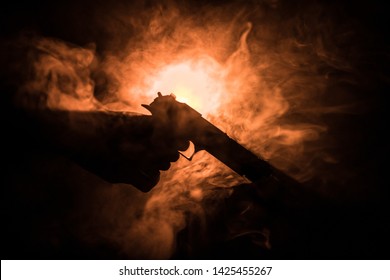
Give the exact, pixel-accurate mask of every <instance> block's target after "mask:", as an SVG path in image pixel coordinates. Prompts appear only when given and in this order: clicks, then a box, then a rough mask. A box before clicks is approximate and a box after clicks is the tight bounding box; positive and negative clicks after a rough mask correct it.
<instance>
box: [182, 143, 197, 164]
mask: <svg viewBox="0 0 390 280" xmlns="http://www.w3.org/2000/svg"><path fill="white" fill-rule="evenodd" d="M189 142H190V145H189V146H188V148H187V150H185V151H179V154H181V155H182V156H183V157H184V158H185V159H186V160H188V161H191V160H192V158H193V157H194V155H195V153H196V152H197V149H196V148H195V145H194V143H192V142H191V141H189Z"/></svg>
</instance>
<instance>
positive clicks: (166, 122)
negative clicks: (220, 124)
mask: <svg viewBox="0 0 390 280" xmlns="http://www.w3.org/2000/svg"><path fill="white" fill-rule="evenodd" d="M142 106H143V107H145V108H146V109H147V110H149V111H150V112H151V113H152V118H153V119H154V122H155V123H156V127H157V128H158V129H160V131H161V133H162V134H164V135H165V137H166V136H167V135H168V136H169V137H170V138H171V139H172V141H174V140H173V139H181V140H186V141H191V142H192V143H193V144H194V146H195V152H194V154H195V153H196V152H199V151H201V150H205V151H207V152H208V153H210V154H211V155H213V156H214V157H215V158H217V159H218V160H220V161H221V162H223V163H224V164H225V165H227V166H228V167H230V168H231V169H232V170H233V171H235V172H236V173H238V174H240V175H241V176H244V177H245V178H247V179H248V180H250V181H251V182H253V183H255V184H257V185H261V186H268V190H267V191H266V192H267V193H268V194H269V193H270V192H271V193H275V191H278V189H279V188H280V186H283V185H284V186H285V185H290V186H291V185H297V184H298V182H296V181H295V180H294V179H293V178H291V177H289V176H287V175H286V174H284V173H283V172H281V171H280V170H278V169H277V168H275V167H273V166H272V165H271V164H270V163H269V162H267V161H266V160H264V159H263V158H261V157H259V156H257V155H255V154H254V153H252V152H251V151H249V150H248V149H246V148H245V147H243V146H242V145H240V144H239V143H237V142H236V141H235V140H234V139H232V138H230V137H229V136H228V135H227V134H226V133H224V132H223V131H221V130H220V129H219V128H217V127H216V126H214V125H213V124H212V123H210V122H209V121H207V120H206V119H204V118H203V117H202V115H201V114H200V113H199V112H197V111H196V110H194V109H193V108H192V107H190V106H189V105H187V104H185V103H181V102H178V101H177V100H176V97H175V95H173V94H171V95H162V94H161V93H160V92H158V97H157V98H155V99H154V101H153V102H152V103H151V104H149V105H145V104H143V105H142ZM194 154H193V155H194ZM193 155H192V156H191V157H186V158H187V159H188V160H191V159H192V157H193Z"/></svg>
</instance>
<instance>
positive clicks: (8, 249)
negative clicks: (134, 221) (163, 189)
mask: <svg viewBox="0 0 390 280" xmlns="http://www.w3.org/2000/svg"><path fill="white" fill-rule="evenodd" d="M260 2H261V1H260ZM285 2H286V3H285ZM285 2H283V1H282V3H283V6H282V8H281V10H280V20H284V18H289V16H291V15H294V14H296V13H300V11H305V10H306V7H307V6H310V5H318V6H319V7H321V8H322V9H324V10H325V11H327V12H328V14H329V16H330V17H332V15H333V14H334V21H335V22H340V24H341V23H345V22H353V23H354V25H352V26H353V28H357V29H356V30H351V31H353V32H356V33H357V34H358V35H359V36H357V37H354V38H355V41H351V42H350V44H354V46H355V50H356V53H357V54H356V55H354V56H353V58H354V59H356V58H357V57H358V58H359V59H360V60H359V61H357V62H356V63H354V64H353V65H354V67H355V69H353V70H354V71H355V72H356V73H358V75H357V76H358V77H359V80H358V83H355V84H354V85H352V86H351V85H348V87H350V88H349V89H348V91H349V92H351V93H352V94H351V95H350V96H349V97H348V98H349V99H350V101H354V102H356V103H357V104H360V105H359V110H358V113H355V114H349V115H342V116H335V117H333V119H331V120H329V122H330V123H332V124H333V128H332V129H331V130H330V132H329V133H330V134H331V135H332V136H335V138H336V139H337V141H338V146H337V148H336V152H338V153H339V154H340V155H341V158H342V159H343V160H342V163H341V165H340V166H338V167H337V168H338V169H340V170H343V171H344V170H345V172H344V173H343V172H339V173H337V174H338V176H339V177H338V178H336V180H335V181H336V182H335V181H332V183H331V184H333V186H332V188H333V189H337V188H338V187H339V188H340V189H341V191H340V192H337V194H332V193H331V194H329V195H324V194H316V196H315V197H316V198H315V199H314V198H313V201H315V202H311V203H308V205H310V207H309V208H302V209H299V210H297V211H296V212H294V211H292V212H291V213H290V214H288V215H286V216H285V217H283V218H281V222H275V224H274V227H275V230H276V231H279V232H284V233H283V234H284V235H285V236H286V237H283V238H281V240H282V241H280V242H281V243H280V244H279V245H278V244H276V247H275V248H274V251H273V252H272V253H271V254H269V253H264V255H262V254H259V253H258V252H256V253H255V252H253V251H252V250H251V248H252V247H251V245H247V244H246V243H245V241H239V242H238V243H237V244H239V245H237V244H230V243H223V242H222V243H221V244H220V243H218V242H216V245H215V247H213V246H211V247H207V248H203V251H200V252H197V253H196V254H195V255H186V254H184V253H183V254H181V253H180V250H179V252H178V253H176V255H174V257H178V258H181V257H183V258H191V257H194V258H233V259H234V258H262V257H265V258H267V257H269V258H277V259H278V258H288V259H289V258H300V259H312V258H314V259H345V258H346V259H383V258H385V259H388V258H389V257H388V256H389V255H388V252H389V249H390V247H389V244H390V243H389V241H388V236H390V231H389V224H390V223H389V210H390V206H389V205H390V204H389V201H388V198H389V191H388V185H389V183H388V181H389V170H388V160H389V141H388V136H387V135H388V133H387V132H388V131H387V130H388V128H389V125H388V121H387V118H388V116H387V115H388V113H387V112H388V106H389V104H388V94H389V70H390V68H389V63H388V62H389V48H388V47H389V34H388V26H389V22H388V21H389V20H388V18H389V17H388V9H386V8H385V6H382V4H381V3H380V2H379V1H367V2H366V1H364V2H363V1H358V2H357V1H350V2H349V1H334V2H333V1H322V2H321V1H314V2H313V1H293V3H287V2H289V1H285ZM125 3H126V2H124V1H121V2H118V3H115V4H114V3H109V2H107V1H81V3H79V2H78V1H52V2H50V3H46V2H42V1H34V2H20V1H12V2H6V3H5V4H2V5H3V7H2V9H1V10H2V12H1V13H2V15H1V23H0V26H1V30H2V31H1V32H2V44H1V46H2V50H1V61H2V69H1V75H2V78H1V82H2V83H1V86H2V87H1V91H2V92H1V98H2V101H1V102H2V103H1V104H2V107H3V108H2V109H1V111H2V124H3V128H2V133H1V134H2V136H1V138H2V140H3V141H4V144H3V152H2V155H3V157H2V160H3V165H2V166H3V167H2V170H3V172H2V173H3V174H2V203H1V205H2V206H1V207H2V223H3V225H2V226H1V228H2V245H1V246H2V248H1V252H2V253H1V254H2V259H8V258H12V259H36V258H38V259H40V258H65V259H69V258H70V259H84V258H87V259H95V258H97V259H100V258H101V259H110V258H127V257H130V258H137V257H138V256H140V258H142V256H143V255H142V254H140V255H137V254H130V256H129V255H126V254H123V252H121V251H119V250H118V249H117V248H116V247H115V246H112V244H106V243H104V242H101V243H98V245H96V244H97V243H94V242H91V243H90V242H86V241H85V240H80V239H78V237H77V235H76V234H75V233H74V232H73V227H74V226H75V225H76V224H77V225H79V224H82V223H83V221H78V220H77V218H74V219H73V218H72V219H70V218H69V216H70V214H69V213H72V211H75V209H78V210H79V208H77V207H74V205H76V204H77V205H79V203H80V200H81V201H85V203H86V204H87V203H95V202H97V201H98V198H97V197H93V191H91V188H93V185H99V186H100V187H101V188H109V185H108V184H105V183H102V182H101V181H99V179H96V178H95V177H93V176H92V177H91V176H90V175H88V174H86V173H84V171H83V170H82V169H81V168H80V167H79V166H77V165H76V166H75V165H73V163H71V161H70V160H69V159H66V157H65V159H64V157H60V159H59V158H58V157H57V156H56V155H53V154H52V153H51V152H48V151H44V150H43V151H42V150H41V149H42V147H40V148H39V149H36V147H34V146H33V145H30V144H29V143H28V142H29V139H28V137H26V133H27V132H28V128H29V124H23V123H20V122H18V121H15V119H14V116H15V114H14V112H15V110H16V108H15V107H14V104H13V94H14V93H15V92H16V90H17V86H18V81H20V80H22V79H23V75H25V73H20V72H18V69H20V68H19V66H18V67H14V65H15V61H16V62H18V63H21V62H22V61H23V59H24V58H23V56H20V57H19V54H20V52H19V51H15V49H17V47H14V45H13V44H12V43H9V42H15V41H17V40H18V38H20V36H27V37H28V36H31V35H34V36H35V35H37V36H44V37H53V38H60V39H61V40H64V41H67V42H70V43H73V44H76V45H80V46H86V45H88V44H90V43H94V44H95V45H96V51H97V53H98V54H103V53H104V52H105V50H107V49H112V48H115V47H118V46H121V44H124V42H121V40H124V39H121V38H123V37H118V36H115V34H112V33H111V31H110V30H109V29H106V28H104V27H103V25H102V24H101V17H100V14H101V13H103V11H105V10H107V9H108V10H109V9H111V8H112V9H114V8H118V9H120V8H121V7H122V5H125V6H126V5H130V4H125ZM238 3H239V2H238ZM249 3H250V2H249ZM262 3H263V5H264V6H265V7H267V5H270V4H269V2H267V1H264V2H262ZM131 5H134V6H136V7H137V9H139V7H140V6H141V7H142V6H143V5H144V7H145V8H149V7H150V6H152V5H153V3H152V2H150V3H149V2H144V3H142V4H141V3H138V4H131ZM131 5H130V6H131ZM220 5H226V3H225V2H224V1H212V2H211V3H210V2H209V1H193V2H191V1H190V2H188V3H187V4H186V9H189V10H191V9H193V10H194V13H196V11H199V9H204V8H205V7H206V8H207V7H208V6H209V7H214V6H220ZM242 5H249V4H248V2H246V1H242ZM313 28H314V27H313ZM132 32H133V31H132V30H130V29H127V28H126V27H123V30H118V34H126V33H127V34H128V35H129V36H131V35H132ZM336 75H337V73H336ZM340 75H342V73H341V74H340ZM333 98H337V97H332V96H330V97H329V100H328V101H329V103H331V100H332V99H333ZM15 127H16V129H15ZM27 135H28V133H27ZM59 171H60V172H61V174H59V173H58V172H59ZM47 174H50V175H49V176H47ZM343 174H346V175H345V176H343ZM43 178H45V179H43ZM317 179H318V178H317ZM316 184H319V183H318V180H317V181H316V178H314V179H313V180H312V181H310V182H308V183H307V187H308V189H310V186H315V185H316ZM321 184H326V182H325V183H324V182H323V181H322V183H321ZM53 186H55V188H54V187H53ZM102 186H103V187H102ZM346 186H348V187H346ZM90 191H91V192H90ZM126 195H128V196H129V197H131V196H136V197H137V198H139V199H140V200H142V199H145V198H144V197H143V196H142V195H141V194H140V193H139V192H138V191H137V190H133V189H130V190H128V191H127V194H126ZM99 199H100V196H99ZM308 199H309V200H310V198H308ZM138 210H139V209H137V207H135V209H134V211H138ZM76 216H77V215H76ZM53 220H58V221H59V223H58V224H56V225H53V223H51V221H53ZM213 235H214V233H212V232H210V236H213ZM50 238H51V239H50ZM213 238H216V237H213ZM240 242H243V243H240ZM240 246H241V248H238V247H240ZM242 248H245V249H242ZM179 249H180V248H179ZM214 249H215V250H217V252H216V251H213V250H214Z"/></svg>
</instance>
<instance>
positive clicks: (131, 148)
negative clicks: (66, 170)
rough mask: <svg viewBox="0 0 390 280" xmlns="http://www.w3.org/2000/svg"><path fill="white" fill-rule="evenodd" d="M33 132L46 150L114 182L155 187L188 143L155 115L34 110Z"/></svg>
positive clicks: (31, 114)
mask: <svg viewBox="0 0 390 280" xmlns="http://www.w3.org/2000/svg"><path fill="white" fill-rule="evenodd" d="M23 119H24V122H25V121H26V120H28V122H29V123H31V124H32V125H30V126H29V127H30V133H29V134H30V136H27V135H26V136H25V137H26V138H28V139H30V140H31V139H33V142H35V143H37V144H38V145H39V146H40V147H41V148H43V149H46V150H47V149H50V150H51V151H54V152H56V153H60V154H62V155H64V156H66V157H69V158H71V159H72V160H73V161H75V162H76V163H78V164H79V165H81V166H82V167H83V168H84V169H86V170H88V171H90V172H92V173H94V174H96V175H98V176H100V177H101V178H103V179H104V180H106V181H109V182H111V183H128V184H132V185H133V186H135V187H136V188H138V189H139V190H141V191H144V192H147V191H149V190H151V189H152V188H153V187H154V186H155V185H156V184H157V183H158V181H159V177H160V170H167V169H168V168H169V167H170V163H171V162H174V161H176V160H178V158H179V153H178V150H185V149H187V147H188V145H189V142H183V141H181V142H180V141H173V140H172V139H169V137H164V135H161V132H157V130H156V129H155V126H154V123H153V122H152V118H151V117H150V116H146V115H133V114H126V113H116V112H99V111H97V112H96V111H95V112H70V111H43V112H42V111H41V112H29V113H28V114H27V115H26V116H25V118H23Z"/></svg>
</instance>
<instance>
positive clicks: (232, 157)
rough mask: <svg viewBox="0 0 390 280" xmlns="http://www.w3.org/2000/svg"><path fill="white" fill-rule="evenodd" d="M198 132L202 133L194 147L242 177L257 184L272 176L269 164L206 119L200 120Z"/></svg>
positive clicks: (195, 140) (196, 136)
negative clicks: (210, 155)
mask: <svg viewBox="0 0 390 280" xmlns="http://www.w3.org/2000/svg"><path fill="white" fill-rule="evenodd" d="M197 130H198V131H199V132H201V133H199V134H198V135H195V136H194V137H193V139H192V140H193V142H194V145H195V146H197V147H198V149H204V150H206V151H207V152H209V153H210V154H212V155H213V156H214V157H216V158H217V159H219V160H220V161H221V162H223V163H224V164H225V165H227V166H229V167H230V168H231V169H232V170H234V171H235V172H237V173H238V174H240V175H241V176H244V177H246V178H247V179H249V180H250V181H252V182H257V181H260V180H261V179H262V178H264V177H267V176H269V175H271V174H272V168H271V165H270V164H269V163H268V162H266V161H265V160H264V159H262V158H260V157H258V156H256V155H255V154H253V153H252V152H251V151H249V150H247V149H246V148H244V147H243V146H242V145H240V144H239V143H237V142H236V141H235V140H233V139H232V138H230V137H229V136H228V135H227V134H226V133H224V132H222V131H221V130H220V129H219V128H217V127H216V126H214V125H213V124H211V123H210V122H208V121H207V120H205V119H204V118H199V121H198V127H197Z"/></svg>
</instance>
